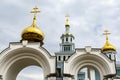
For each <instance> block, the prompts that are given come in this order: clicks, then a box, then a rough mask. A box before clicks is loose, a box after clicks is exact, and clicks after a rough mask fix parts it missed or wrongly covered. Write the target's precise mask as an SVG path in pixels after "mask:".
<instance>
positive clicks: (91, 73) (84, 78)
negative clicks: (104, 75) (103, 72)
mask: <svg viewBox="0 0 120 80" xmlns="http://www.w3.org/2000/svg"><path fill="white" fill-rule="evenodd" d="M77 80H100V73H99V71H98V70H97V69H95V68H94V67H91V66H86V67H83V68H81V69H80V70H79V71H78V74H77Z"/></svg>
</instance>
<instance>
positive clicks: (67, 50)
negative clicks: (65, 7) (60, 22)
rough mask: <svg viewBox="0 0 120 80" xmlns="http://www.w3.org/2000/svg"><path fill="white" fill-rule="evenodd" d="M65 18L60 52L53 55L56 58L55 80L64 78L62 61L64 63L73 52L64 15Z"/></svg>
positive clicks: (73, 45) (73, 48)
mask: <svg viewBox="0 0 120 80" xmlns="http://www.w3.org/2000/svg"><path fill="white" fill-rule="evenodd" d="M65 17H66V23H65V32H64V33H63V34H62V36H61V37H60V38H61V43H60V51H59V52H56V53H55V55H56V56H57V80H61V79H62V78H63V76H64V73H63V67H64V65H63V64H64V61H66V60H67V59H68V58H69V57H70V56H71V55H72V54H73V53H74V52H75V44H74V43H73V40H74V36H73V35H72V34H71V33H70V23H69V15H66V16H65Z"/></svg>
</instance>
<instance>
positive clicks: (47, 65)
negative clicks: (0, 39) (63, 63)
mask: <svg viewBox="0 0 120 80" xmlns="http://www.w3.org/2000/svg"><path fill="white" fill-rule="evenodd" d="M55 59H56V58H55V57H52V56H51V55H50V54H49V53H48V52H47V51H46V50H45V49H43V48H42V47H38V46H37V47H36V46H35V45H34V46H33V45H30V46H28V47H24V46H19V45H17V46H16V45H15V46H14V47H13V45H12V46H10V47H9V48H8V49H6V50H4V51H3V52H2V53H1V54H0V74H1V75H3V79H4V80H15V78H16V76H17V74H18V73H19V72H20V71H21V70H22V69H23V68H25V67H27V66H30V65H36V66H40V67H41V68H42V69H43V72H44V77H45V78H46V77H47V76H48V75H50V74H55V72H56V70H55V68H56V65H55V63H56V62H55V61H56V60H55ZM12 76H13V77H12Z"/></svg>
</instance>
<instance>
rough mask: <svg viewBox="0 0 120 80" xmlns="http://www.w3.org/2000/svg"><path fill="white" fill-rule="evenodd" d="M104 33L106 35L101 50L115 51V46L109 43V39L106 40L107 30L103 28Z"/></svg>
mask: <svg viewBox="0 0 120 80" xmlns="http://www.w3.org/2000/svg"><path fill="white" fill-rule="evenodd" d="M103 34H104V35H106V43H105V45H104V46H103V47H102V49H101V51H102V52H104V51H108V50H113V51H116V48H115V47H114V46H113V45H111V44H110V42H109V40H108V35H109V34H110V33H109V31H108V30H105V31H104V33H103Z"/></svg>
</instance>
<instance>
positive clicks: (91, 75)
mask: <svg viewBox="0 0 120 80" xmlns="http://www.w3.org/2000/svg"><path fill="white" fill-rule="evenodd" d="M89 79H90V80H95V70H94V69H92V68H89Z"/></svg>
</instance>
